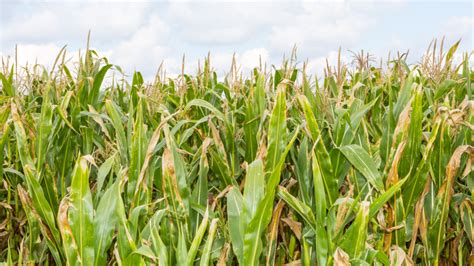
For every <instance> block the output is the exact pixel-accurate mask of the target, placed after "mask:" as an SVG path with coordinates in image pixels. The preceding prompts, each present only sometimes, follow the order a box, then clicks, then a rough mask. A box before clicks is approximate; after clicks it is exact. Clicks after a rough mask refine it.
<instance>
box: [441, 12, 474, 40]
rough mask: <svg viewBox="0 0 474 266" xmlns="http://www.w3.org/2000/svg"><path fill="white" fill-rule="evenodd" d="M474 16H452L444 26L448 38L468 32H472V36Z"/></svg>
mask: <svg viewBox="0 0 474 266" xmlns="http://www.w3.org/2000/svg"><path fill="white" fill-rule="evenodd" d="M472 21H473V17H472V16H471V17H469V16H456V17H450V18H449V19H448V20H447V21H446V22H445V23H444V27H443V28H442V32H443V34H446V37H448V38H460V37H462V36H465V35H466V34H470V35H471V36H470V37H471V38H472V34H473V22H472Z"/></svg>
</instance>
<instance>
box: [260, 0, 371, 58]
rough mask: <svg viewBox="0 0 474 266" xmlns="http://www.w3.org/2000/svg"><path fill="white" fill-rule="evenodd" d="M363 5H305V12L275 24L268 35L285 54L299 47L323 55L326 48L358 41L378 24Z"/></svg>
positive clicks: (273, 45)
mask: <svg viewBox="0 0 474 266" xmlns="http://www.w3.org/2000/svg"><path fill="white" fill-rule="evenodd" d="M359 9H360V5H351V4H348V3H345V2H342V3H327V2H324V3H306V2H305V3H304V5H303V10H302V12H299V13H297V14H295V15H294V16H293V17H292V18H291V20H288V21H286V22H285V23H284V24H283V25H273V26H272V31H271V33H270V34H269V40H270V45H271V47H272V48H273V49H275V50H276V51H279V52H280V53H281V52H284V51H288V50H289V49H291V47H292V46H293V45H294V44H296V45H297V46H298V47H299V48H300V49H303V50H307V51H310V52H313V53H314V52H321V51H323V50H324V48H326V47H328V46H331V47H333V48H334V47H338V46H341V45H348V44H352V43H354V42H356V41H357V40H359V39H360V38H361V37H362V36H363V32H364V31H365V30H366V29H368V28H369V27H370V26H371V25H373V24H374V23H375V19H374V18H372V17H371V16H369V15H368V12H367V10H370V9H371V7H370V5H367V7H366V10H359Z"/></svg>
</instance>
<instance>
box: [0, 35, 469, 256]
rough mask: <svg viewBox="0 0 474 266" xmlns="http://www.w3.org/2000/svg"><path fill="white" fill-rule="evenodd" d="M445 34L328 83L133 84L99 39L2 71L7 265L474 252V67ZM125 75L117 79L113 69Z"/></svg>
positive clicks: (340, 69)
mask: <svg viewBox="0 0 474 266" xmlns="http://www.w3.org/2000/svg"><path fill="white" fill-rule="evenodd" d="M457 46H458V43H456V44H455V45H454V46H453V47H452V48H451V49H449V50H448V51H447V52H443V51H442V50H441V49H440V48H439V45H438V48H436V45H433V46H431V48H430V49H428V51H427V53H426V55H425V56H424V57H423V59H422V60H421V61H420V62H419V63H417V64H415V65H411V66H408V65H407V63H406V61H405V60H406V54H402V55H397V56H395V57H393V58H390V60H389V61H388V62H386V63H384V64H383V65H382V66H381V67H374V66H373V65H374V62H373V61H372V60H371V57H370V56H368V55H367V54H364V53H360V54H356V55H354V62H353V63H352V64H351V65H350V66H346V65H343V64H342V63H340V62H339V63H338V64H337V66H336V67H330V66H328V67H327V69H326V71H325V73H324V76H323V77H322V78H320V79H317V78H315V77H314V76H312V75H310V73H307V71H306V70H305V67H304V64H303V66H301V65H300V64H297V63H296V60H295V57H294V56H292V57H291V58H290V59H289V60H285V61H284V62H283V64H282V66H281V67H273V68H272V69H271V70H268V71H267V70H266V69H264V68H262V67H260V68H255V69H254V71H252V73H251V74H250V75H248V77H247V78H244V76H242V75H241V74H240V73H239V72H238V70H237V67H236V65H235V64H233V65H232V68H231V70H230V71H229V74H228V75H227V76H226V77H225V78H224V79H223V81H219V80H218V78H217V75H216V73H215V72H214V71H213V70H212V68H211V65H210V60H209V58H207V59H206V60H205V63H204V65H203V66H202V68H200V70H199V71H198V73H197V74H196V75H195V76H190V75H187V74H182V75H179V76H178V77H177V78H175V79H167V78H165V76H164V74H163V72H164V71H162V70H160V71H159V72H158V74H157V75H156V78H155V80H154V81H153V82H152V83H145V82H144V80H143V77H142V75H141V74H140V73H139V72H136V73H134V74H133V78H131V82H129V81H130V79H128V78H127V77H125V76H123V75H122V71H121V69H120V68H119V67H118V66H114V65H111V64H109V62H108V61H107V60H106V59H105V58H99V57H98V55H97V53H96V52H94V51H92V50H89V49H87V51H86V52H85V54H84V56H83V58H82V60H80V62H78V63H77V64H76V65H74V66H71V64H66V63H65V58H67V56H66V55H65V54H66V53H65V51H64V50H63V51H61V53H60V54H59V55H58V58H57V60H56V63H55V64H54V66H52V67H51V68H50V69H45V68H43V67H40V66H35V67H33V68H20V67H19V66H17V65H15V64H12V63H11V62H10V63H7V62H4V64H3V68H2V70H1V74H0V77H1V79H2V85H1V90H0V125H1V127H0V149H1V152H0V183H1V184H2V186H1V189H0V203H1V204H0V218H1V221H0V222H1V223H0V232H1V233H0V250H1V253H0V261H5V262H6V263H8V264H15V263H16V262H18V264H23V263H39V264H57V265H63V264H68V265H81V264H83V265H105V264H119V265H120V264H123V265H141V264H158V265H197V264H199V265H209V264H218V265H235V264H237V263H238V264H241V265H261V264H266V265H283V264H287V263H290V264H291V265H298V264H300V263H301V264H302V265H315V264H316V265H326V264H330V265H332V264H336V265H348V264H349V263H352V264H354V265H357V264H365V265H367V264H376V265H388V264H391V265H404V264H413V263H414V264H433V265H438V264H443V265H445V264H459V265H463V264H464V265H467V264H472V263H473V262H474V253H473V251H472V250H473V247H474V246H473V245H474V244H473V240H474V239H473V236H474V232H473V220H474V216H473V192H474V176H473V175H472V173H471V170H472V164H471V163H472V159H473V157H474V149H473V147H472V146H471V144H472V142H473V134H472V133H473V128H474V116H473V108H474V105H473V101H472V100H473V98H472V93H473V86H472V83H473V82H474V74H472V67H471V66H469V55H468V54H465V55H464V56H463V60H462V62H461V63H457V64H455V63H454V60H453V57H454V55H455V51H456V49H457ZM112 74H113V75H112Z"/></svg>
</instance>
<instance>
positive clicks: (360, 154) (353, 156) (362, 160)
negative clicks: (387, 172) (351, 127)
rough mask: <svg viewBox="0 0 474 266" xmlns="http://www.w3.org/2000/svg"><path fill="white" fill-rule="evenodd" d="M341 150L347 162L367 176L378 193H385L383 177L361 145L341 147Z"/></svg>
mask: <svg viewBox="0 0 474 266" xmlns="http://www.w3.org/2000/svg"><path fill="white" fill-rule="evenodd" d="M339 150H341V152H342V153H343V154H344V156H346V158H347V160H349V162H350V163H351V164H352V165H353V166H354V167H355V168H356V169H357V170H358V171H359V172H361V173H362V175H364V176H365V178H366V179H367V181H368V182H369V183H370V184H371V185H372V186H373V187H374V188H376V189H377V190H378V191H384V186H383V182H382V176H381V175H380V172H379V171H378V170H377V166H376V165H375V163H374V161H373V160H372V158H370V155H369V154H368V153H367V152H366V151H365V150H364V149H363V148H362V147H361V146H359V145H356V144H352V145H346V146H343V147H340V148H339Z"/></svg>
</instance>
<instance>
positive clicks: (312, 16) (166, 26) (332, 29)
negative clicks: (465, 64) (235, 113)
mask: <svg viewBox="0 0 474 266" xmlns="http://www.w3.org/2000/svg"><path fill="white" fill-rule="evenodd" d="M0 10H1V17H0V41H1V43H0V54H1V55H2V57H7V56H12V55H14V51H15V45H18V57H19V60H20V62H22V63H23V62H25V61H28V62H34V61H37V62H39V63H41V64H45V65H47V66H49V65H51V64H52V61H53V60H54V58H55V55H56V54H57V53H58V52H59V50H60V49H61V47H62V46H64V45H67V47H68V48H67V49H68V51H69V54H70V56H71V57H72V56H73V55H76V54H78V51H79V50H84V48H85V46H86V36H87V32H88V30H89V29H90V30H91V32H92V34H91V46H92V47H93V48H94V49H96V50H97V51H98V52H99V54H101V55H104V56H107V57H108V58H109V59H110V61H111V62H112V63H114V64H118V65H120V66H122V67H123V68H124V69H125V70H126V71H127V72H128V73H131V72H132V71H133V70H139V71H142V72H143V73H144V75H145V77H152V75H153V74H154V72H155V71H156V69H157V67H158V65H159V64H160V63H161V62H164V64H165V66H166V69H167V72H168V73H179V72H180V68H181V60H182V57H183V54H185V56H186V65H187V70H188V71H193V70H195V68H196V64H197V61H198V60H199V59H201V60H202V59H203V58H204V57H205V56H206V55H207V53H208V52H209V51H210V52H211V60H212V65H213V67H214V68H216V69H218V70H219V71H221V72H222V73H220V74H223V72H226V71H227V70H228V67H229V65H230V62H231V59H232V54H234V53H235V54H236V57H237V61H238V63H239V65H240V66H241V68H242V70H243V71H248V70H249V69H250V68H251V67H253V66H257V65H258V62H259V57H261V58H262V59H264V60H265V61H266V62H268V64H277V63H279V62H280V61H281V59H282V58H283V56H284V55H285V54H286V55H288V54H289V53H290V52H291V49H292V47H293V46H294V45H296V46H297V48H298V53H297V54H298V60H299V61H300V62H303V61H305V60H308V62H309V64H310V66H311V69H312V70H313V71H315V72H318V71H321V68H322V66H323V64H324V62H325V58H329V60H330V61H334V60H335V59H336V57H337V50H338V48H339V47H341V49H342V51H343V55H344V59H345V60H347V61H350V57H351V53H350V52H349V51H359V50H361V49H364V50H365V51H369V52H370V53H372V54H374V55H375V56H377V57H383V58H386V56H387V54H388V52H389V51H391V52H392V53H393V52H396V51H406V50H408V49H410V59H411V60H412V62H416V61H418V60H419V59H420V57H421V55H422V54H423V52H424V51H425V49H426V48H427V46H428V44H429V42H430V41H431V40H432V39H433V38H439V37H442V36H445V37H446V39H447V43H448V44H452V43H453V42H455V41H456V40H458V39H460V38H462V43H461V46H460V51H473V49H474V48H473V47H474V45H473V35H474V34H473V17H474V16H473V13H474V6H473V4H472V2H471V1H468V0H467V1H410V0H398V1H395V0H393V1H375V0H372V1H370V0H367V1H281V0H280V1H257V0H256V1H235V0H234V1H210V0H207V1H199V0H198V1H151V0H150V1H110V0H109V1H105V0H96V1H92V0H90V1H57V0H56V1H38V0H37V1H31V0H30V1H21V0H1V1H0Z"/></svg>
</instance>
